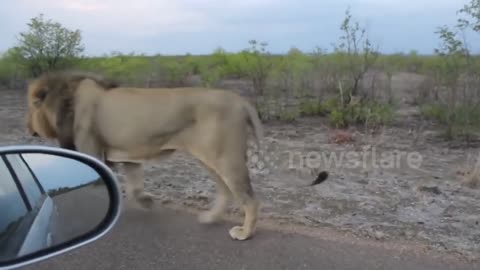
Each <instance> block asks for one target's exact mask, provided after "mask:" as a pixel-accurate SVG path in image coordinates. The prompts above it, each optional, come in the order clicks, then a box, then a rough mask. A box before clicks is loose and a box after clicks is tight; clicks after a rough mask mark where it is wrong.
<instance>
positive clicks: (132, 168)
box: [123, 162, 153, 208]
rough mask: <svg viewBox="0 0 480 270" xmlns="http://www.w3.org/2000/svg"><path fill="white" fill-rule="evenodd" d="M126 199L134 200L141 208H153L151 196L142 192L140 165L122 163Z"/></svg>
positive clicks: (142, 182)
mask: <svg viewBox="0 0 480 270" xmlns="http://www.w3.org/2000/svg"><path fill="white" fill-rule="evenodd" d="M123 168H124V171H125V192H126V195H127V199H128V200H131V199H135V201H136V202H138V203H139V204H140V205H141V206H142V207H143V208H151V207H152V206H153V195H151V194H150V193H147V192H145V191H144V173H143V166H142V163H132V162H123Z"/></svg>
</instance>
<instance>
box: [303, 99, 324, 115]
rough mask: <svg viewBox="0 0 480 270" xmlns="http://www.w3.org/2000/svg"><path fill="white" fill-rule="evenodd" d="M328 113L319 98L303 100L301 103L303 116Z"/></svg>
mask: <svg viewBox="0 0 480 270" xmlns="http://www.w3.org/2000/svg"><path fill="white" fill-rule="evenodd" d="M325 114H326V108H325V106H324V105H323V104H322V103H321V102H319V101H318V100H313V101H309V100H306V101H303V102H302V103H300V115H301V116H323V115H325Z"/></svg>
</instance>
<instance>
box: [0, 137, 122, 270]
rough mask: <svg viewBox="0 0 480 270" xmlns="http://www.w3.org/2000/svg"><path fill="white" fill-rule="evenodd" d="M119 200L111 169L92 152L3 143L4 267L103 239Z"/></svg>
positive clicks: (0, 256)
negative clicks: (4, 144) (87, 153)
mask: <svg viewBox="0 0 480 270" xmlns="http://www.w3.org/2000/svg"><path fill="white" fill-rule="evenodd" d="M121 198H122V196H121V193H120V189H119V186H118V184H117V179H116V177H115V176H114V174H113V172H112V171H111V170H110V169H109V168H108V167H107V166H106V165H105V164H104V163H102V162H100V161H99V160H97V159H95V158H93V157H91V156H89V155H85V154H82V153H80V152H76V151H70V150H66V149H62V148H55V147H44V146H9V147H0V270H3V269H13V268H17V267H21V266H24V265H27V264H31V263H34V262H38V261H41V260H45V259H47V258H50V257H53V256H56V255H59V254H62V253H65V252H67V251H70V250H72V249H75V248H78V247H80V246H83V245H85V244H88V243H91V242H93V241H95V240H97V239H99V238H100V237H102V236H103V235H105V234H106V233H107V232H108V231H110V229H111V228H112V227H113V226H114V224H115V223H116V221H117V219H118V217H119V213H120V202H121Z"/></svg>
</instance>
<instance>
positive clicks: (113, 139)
mask: <svg viewBox="0 0 480 270" xmlns="http://www.w3.org/2000/svg"><path fill="white" fill-rule="evenodd" d="M28 104H29V106H28V108H29V111H28V113H27V117H28V123H29V124H28V126H29V128H28V130H29V131H30V134H31V135H35V134H38V136H40V137H43V138H50V139H58V140H59V143H60V145H63V147H71V148H74V149H76V150H77V151H80V152H83V153H86V154H89V155H92V156H94V157H96V158H98V159H100V160H102V161H104V162H112V163H122V164H123V167H124V170H125V172H126V173H125V177H126V193H127V194H126V195H127V198H131V199H134V200H135V201H137V202H138V203H140V204H141V205H142V206H144V207H146V208H149V207H151V204H152V203H153V197H152V195H151V194H149V193H147V192H145V191H144V176H143V168H142V165H143V163H144V162H146V161H149V160H156V161H159V160H162V159H164V158H166V157H169V156H171V155H172V154H173V153H174V152H176V151H184V152H187V153H189V154H191V155H192V156H194V157H195V158H197V160H199V161H200V163H201V164H203V165H204V167H205V168H206V169H207V170H208V171H209V172H210V175H211V176H212V178H213V180H214V181H215V183H216V191H217V192H216V198H215V201H214V204H213V206H212V207H211V208H210V209H209V210H208V211H204V212H202V213H200V214H199V216H198V220H199V222H201V223H207V224H209V223H213V222H216V221H218V220H219V219H220V218H221V217H222V215H223V214H224V212H225V210H226V208H227V206H228V203H229V201H230V199H232V197H233V199H234V200H235V201H236V202H238V203H239V204H240V205H241V206H242V208H243V211H244V220H243V224H242V226H234V227H232V228H231V229H230V230H229V235H230V236H231V238H232V239H235V240H245V239H249V238H250V237H251V236H252V235H253V234H254V232H255V229H256V222H257V218H258V210H259V205H260V203H259V200H258V198H257V197H256V195H255V193H254V191H253V188H252V185H251V181H250V176H249V171H248V167H247V154H246V151H247V138H248V132H247V131H248V128H251V129H252V131H253V134H254V137H255V140H256V144H257V146H258V147H259V148H260V146H261V145H260V141H261V140H262V138H263V130H262V124H261V121H260V119H259V117H258V113H257V111H256V109H255V108H254V107H253V106H252V105H251V104H250V103H249V101H248V100H246V99H245V98H244V97H242V96H240V95H239V94H236V93H234V92H232V91H226V90H223V89H212V88H201V87H198V88H197V87H183V88H133V87H131V88H129V87H119V86H117V85H115V84H112V83H108V82H105V81H104V80H103V79H101V78H93V77H88V76H87V77H81V76H78V75H75V73H51V74H48V75H43V76H41V77H38V78H37V79H35V80H33V81H32V82H31V83H29V87H28Z"/></svg>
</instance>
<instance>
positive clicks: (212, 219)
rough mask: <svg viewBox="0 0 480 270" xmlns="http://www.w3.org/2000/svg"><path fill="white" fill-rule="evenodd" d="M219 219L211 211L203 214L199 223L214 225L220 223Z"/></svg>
mask: <svg viewBox="0 0 480 270" xmlns="http://www.w3.org/2000/svg"><path fill="white" fill-rule="evenodd" d="M219 219H220V218H219V217H218V216H217V215H215V214H213V213H212V212H210V211H205V212H201V213H200V214H199V215H198V221H199V222H200V223H202V224H212V223H216V222H218V221H219Z"/></svg>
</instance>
